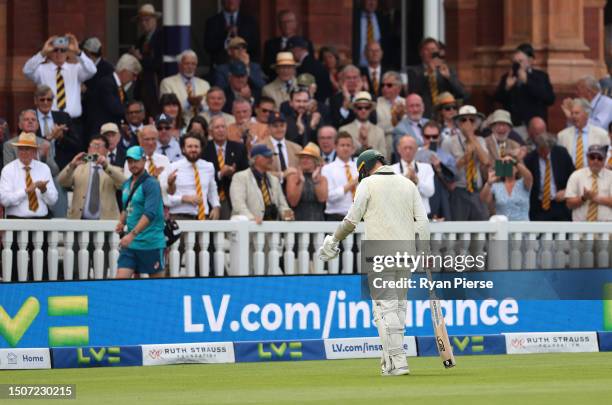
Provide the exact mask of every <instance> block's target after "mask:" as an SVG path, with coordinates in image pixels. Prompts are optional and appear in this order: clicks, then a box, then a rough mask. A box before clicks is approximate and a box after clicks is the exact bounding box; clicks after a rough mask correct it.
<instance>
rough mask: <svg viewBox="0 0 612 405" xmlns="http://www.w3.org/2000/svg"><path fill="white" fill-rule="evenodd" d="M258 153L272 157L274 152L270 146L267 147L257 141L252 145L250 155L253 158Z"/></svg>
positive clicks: (258, 154)
mask: <svg viewBox="0 0 612 405" xmlns="http://www.w3.org/2000/svg"><path fill="white" fill-rule="evenodd" d="M260 155H261V156H265V157H272V156H274V153H272V151H271V150H270V148H268V147H267V146H266V145H264V144H261V143H259V144H257V145H254V146H253V148H252V149H251V157H252V158H254V157H256V156H260Z"/></svg>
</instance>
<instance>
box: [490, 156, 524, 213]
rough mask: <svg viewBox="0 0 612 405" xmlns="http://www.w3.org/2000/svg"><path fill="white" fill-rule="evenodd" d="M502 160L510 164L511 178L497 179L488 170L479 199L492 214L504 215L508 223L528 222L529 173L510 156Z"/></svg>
mask: <svg viewBox="0 0 612 405" xmlns="http://www.w3.org/2000/svg"><path fill="white" fill-rule="evenodd" d="M502 160H503V161H504V162H508V163H512V176H506V177H497V176H496V175H495V170H493V169H489V176H488V178H487V181H486V182H485V184H484V186H483V187H482V190H481V191H480V198H481V200H482V201H484V203H485V204H487V205H488V206H489V207H490V209H491V211H492V212H495V214H497V215H505V216H506V217H507V218H508V220H509V221H529V191H530V190H531V185H532V184H533V177H532V175H531V172H529V170H528V169H527V167H525V165H524V164H523V162H522V161H521V160H516V159H514V158H513V157H512V156H510V155H506V156H504V157H503V158H502Z"/></svg>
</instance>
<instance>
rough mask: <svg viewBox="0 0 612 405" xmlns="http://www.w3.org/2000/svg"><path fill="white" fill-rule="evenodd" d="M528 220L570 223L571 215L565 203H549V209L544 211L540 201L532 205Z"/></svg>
mask: <svg viewBox="0 0 612 405" xmlns="http://www.w3.org/2000/svg"><path fill="white" fill-rule="evenodd" d="M529 219H530V220H532V221H571V220H572V213H571V211H570V210H569V208H567V206H566V205H565V203H562V202H557V201H551V202H550V209H549V210H547V211H544V210H543V209H542V203H541V201H538V203H537V204H532V205H531V209H530V210H529Z"/></svg>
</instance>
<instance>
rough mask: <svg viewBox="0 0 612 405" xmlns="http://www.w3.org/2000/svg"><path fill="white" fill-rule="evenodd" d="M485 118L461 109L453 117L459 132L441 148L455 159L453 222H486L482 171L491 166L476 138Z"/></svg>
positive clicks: (473, 110)
mask: <svg viewBox="0 0 612 405" xmlns="http://www.w3.org/2000/svg"><path fill="white" fill-rule="evenodd" d="M483 118H484V116H483V115H482V114H481V113H479V112H478V111H477V110H476V108H475V107H473V106H471V105H464V106H463V107H461V108H460V109H459V113H458V114H457V115H455V122H456V123H457V124H456V125H457V126H458V127H459V129H460V130H461V133H460V134H458V136H454V137H452V138H450V140H449V141H446V142H444V143H443V144H442V148H443V149H444V150H445V151H446V152H448V153H449V154H450V155H452V156H453V157H454V158H455V161H456V165H457V182H456V187H455V189H454V190H453V192H452V193H451V194H450V204H451V215H452V217H453V221H486V220H487V219H489V215H488V212H487V208H486V207H485V206H484V205H483V203H482V201H481V200H480V196H479V190H480V188H481V187H482V184H483V183H484V181H483V176H482V175H481V173H480V172H481V170H486V168H487V167H488V166H489V165H490V164H491V161H490V159H489V155H488V154H487V146H486V144H485V141H484V139H483V138H481V137H479V136H477V135H476V130H477V129H478V128H479V127H480V124H481V123H482V120H483Z"/></svg>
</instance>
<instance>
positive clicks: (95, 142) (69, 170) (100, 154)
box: [58, 135, 125, 220]
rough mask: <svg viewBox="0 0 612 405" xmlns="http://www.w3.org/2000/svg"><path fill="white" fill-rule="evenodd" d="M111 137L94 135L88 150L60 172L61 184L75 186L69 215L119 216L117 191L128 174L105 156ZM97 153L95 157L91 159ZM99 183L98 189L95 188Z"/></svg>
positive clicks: (107, 217) (81, 216)
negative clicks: (108, 138)
mask: <svg viewBox="0 0 612 405" xmlns="http://www.w3.org/2000/svg"><path fill="white" fill-rule="evenodd" d="M107 150H108V141H107V140H106V138H104V137H103V136H102V135H96V136H93V137H92V138H91V140H90V142H89V148H88V150H87V154H86V153H85V152H81V153H79V154H78V155H76V156H75V157H74V159H72V162H70V164H69V165H67V166H66V167H65V168H64V170H62V171H61V173H60V174H59V176H58V179H59V183H60V184H61V185H62V187H65V188H69V187H72V189H73V194H72V204H71V206H70V209H69V210H68V218H70V219H113V220H116V219H118V218H119V206H118V205H117V199H116V198H115V192H116V191H117V190H119V189H121V186H122V185H123V182H124V181H125V177H124V176H123V170H121V168H119V167H117V166H113V165H111V164H110V163H109V162H108V160H107V159H106V153H107ZM95 156H97V159H96V160H95V161H93V160H88V159H89V158H90V157H95ZM96 185H97V190H96V189H95V188H94V187H96Z"/></svg>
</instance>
